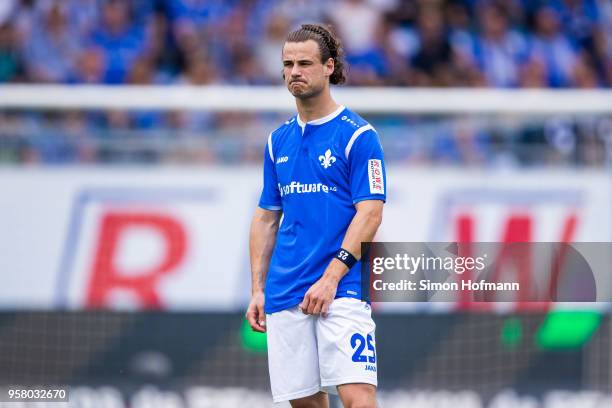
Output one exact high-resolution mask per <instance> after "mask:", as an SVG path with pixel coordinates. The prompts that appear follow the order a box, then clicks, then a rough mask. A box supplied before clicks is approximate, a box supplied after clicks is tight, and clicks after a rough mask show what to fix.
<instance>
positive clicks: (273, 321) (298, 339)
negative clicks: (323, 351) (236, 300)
mask: <svg viewBox="0 0 612 408" xmlns="http://www.w3.org/2000/svg"><path fill="white" fill-rule="evenodd" d="M266 327H267V338H268V367H269V371H270V385H271V388H272V397H273V399H274V402H281V401H289V400H297V399H300V398H304V397H308V396H311V395H314V394H316V393H317V392H319V391H320V390H321V383H320V376H319V358H318V353H317V340H316V332H315V318H314V317H313V316H310V315H305V314H303V313H302V312H301V311H300V310H299V309H298V308H297V306H296V307H294V308H291V309H287V310H283V311H280V312H276V313H272V314H269V315H267V316H266Z"/></svg>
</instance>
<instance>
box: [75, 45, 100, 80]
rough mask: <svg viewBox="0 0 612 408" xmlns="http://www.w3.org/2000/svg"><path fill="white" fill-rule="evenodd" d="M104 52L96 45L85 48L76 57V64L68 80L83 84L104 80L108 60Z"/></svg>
mask: <svg viewBox="0 0 612 408" xmlns="http://www.w3.org/2000/svg"><path fill="white" fill-rule="evenodd" d="M104 57H105V55H104V52H103V51H102V50H101V49H99V48H96V47H89V48H85V49H83V50H82V51H81V52H80V53H79V55H78V56H77V58H76V64H75V66H74V69H73V71H72V72H71V73H70V76H69V78H68V82H70V83H75V84H77V83H82V84H99V83H102V82H103V81H104V75H105V72H106V60H105V59H104Z"/></svg>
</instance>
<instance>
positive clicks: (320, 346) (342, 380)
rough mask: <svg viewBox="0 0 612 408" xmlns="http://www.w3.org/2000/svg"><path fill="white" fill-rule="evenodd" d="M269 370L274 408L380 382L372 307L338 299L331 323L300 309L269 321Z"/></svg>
mask: <svg viewBox="0 0 612 408" xmlns="http://www.w3.org/2000/svg"><path fill="white" fill-rule="evenodd" d="M266 327H267V332H268V335H267V336H268V365H269V369H270V384H271V386H272V397H273V399H274V402H281V401H288V400H294V399H298V398H303V397H307V396H309V395H313V394H316V393H317V392H319V391H326V392H333V393H336V386H337V385H341V384H350V383H367V384H372V385H374V386H376V385H377V381H376V343H375V338H374V330H375V328H376V325H375V324H374V321H373V320H372V310H371V308H370V305H368V304H367V303H365V302H362V301H361V300H358V299H353V298H338V299H335V300H334V301H333V302H332V304H331V306H330V308H329V313H328V315H327V317H322V316H313V315H305V314H304V313H302V311H301V310H300V309H299V308H298V307H297V306H295V307H293V308H291V309H287V310H283V311H280V312H276V313H272V314H269V315H267V316H266Z"/></svg>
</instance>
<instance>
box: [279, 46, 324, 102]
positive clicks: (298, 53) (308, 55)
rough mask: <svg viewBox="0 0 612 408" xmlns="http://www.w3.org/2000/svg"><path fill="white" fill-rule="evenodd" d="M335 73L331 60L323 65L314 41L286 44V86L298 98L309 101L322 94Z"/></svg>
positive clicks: (284, 63)
mask: <svg viewBox="0 0 612 408" xmlns="http://www.w3.org/2000/svg"><path fill="white" fill-rule="evenodd" d="M333 72H334V62H333V60H332V59H331V58H330V59H329V60H328V61H327V63H326V64H323V63H321V57H320V54H319V46H318V44H317V43H316V42H315V41H313V40H308V41H304V42H286V43H285V46H284V47H283V75H284V78H285V85H287V89H289V92H291V94H292V95H293V96H295V97H296V98H300V99H307V98H310V97H312V96H316V95H318V94H320V93H321V91H323V90H324V89H325V87H326V86H328V84H329V76H330V75H331V74H332V73H333Z"/></svg>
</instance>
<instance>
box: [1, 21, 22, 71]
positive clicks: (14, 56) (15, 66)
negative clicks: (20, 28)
mask: <svg viewBox="0 0 612 408" xmlns="http://www.w3.org/2000/svg"><path fill="white" fill-rule="evenodd" d="M16 39H17V38H16V34H15V30H14V29H13V25H12V23H11V22H10V21H6V20H5V21H4V22H1V21H0V82H9V81H13V80H16V79H18V76H19V74H20V73H21V69H22V66H21V58H20V57H21V56H20V53H19V48H18V47H17V42H16Z"/></svg>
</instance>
